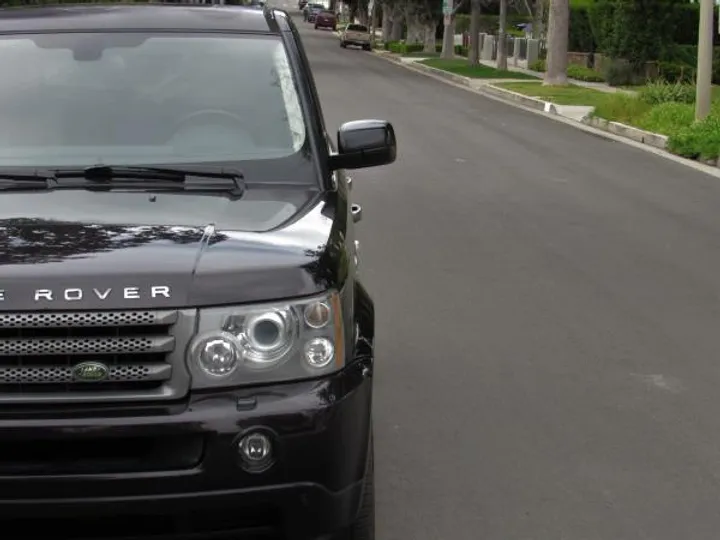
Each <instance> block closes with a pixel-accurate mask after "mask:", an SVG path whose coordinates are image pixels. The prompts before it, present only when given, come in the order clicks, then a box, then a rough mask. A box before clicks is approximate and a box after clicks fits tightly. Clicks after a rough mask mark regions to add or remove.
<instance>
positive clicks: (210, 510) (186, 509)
mask: <svg viewBox="0 0 720 540" xmlns="http://www.w3.org/2000/svg"><path fill="white" fill-rule="evenodd" d="M371 407H372V363H371V361H370V360H367V361H362V360H359V361H357V362H356V363H355V364H352V365H351V366H349V367H348V368H346V369H345V370H344V371H343V372H341V373H339V374H337V375H334V376H333V377H331V378H328V379H323V380H319V381H305V382H298V383H292V384H285V385H274V386H264V387H256V388H253V389H243V390H237V391H232V392H226V393H213V394H205V395H194V396H193V397H191V398H190V399H189V400H188V401H187V402H186V403H182V404H177V405H174V406H163V407H162V408H160V407H158V408H153V407H152V406H147V407H144V408H143V407H138V408H134V409H123V410H119V409H117V408H112V409H107V408H105V409H100V408H98V409H95V410H92V411H90V410H86V409H85V410H72V409H71V408H67V409H55V410H53V412H52V414H49V413H48V412H47V411H46V412H44V413H43V412H41V411H36V410H27V411H24V410H22V411H19V410H14V411H12V413H9V412H8V413H6V412H4V411H3V412H0V522H2V523H3V525H4V526H5V530H6V531H9V530H13V531H15V530H17V531H18V532H17V538H30V537H33V535H38V537H41V536H43V537H44V536H47V535H48V531H53V533H52V536H53V537H54V538H65V537H67V538H73V539H81V538H130V537H132V538H136V537H137V538H152V539H155V538H165V537H168V535H170V537H172V538H195V537H197V538H203V539H207V538H212V537H222V538H226V537H228V538H229V537H233V538H244V537H251V538H273V537H276V536H274V535H277V536H279V535H284V536H283V537H287V538H293V539H294V538H315V537H318V536H321V535H324V534H327V533H330V532H332V531H336V530H338V529H340V528H342V527H345V526H347V525H348V524H350V523H351V522H352V521H353V519H354V517H355V515H356V514H357V511H358V508H359V504H360V501H361V497H362V480H363V478H364V475H365V464H366V459H367V449H368V440H369V439H368V436H369V430H370V416H371V414H370V413H371ZM257 427H262V428H264V429H265V431H266V433H269V434H271V438H272V440H273V443H274V449H275V453H274V455H275V463H274V465H273V466H272V467H271V468H269V469H268V470H266V471H265V472H262V473H251V472H247V471H245V470H244V469H243V468H242V467H241V460H240V459H239V452H238V448H237V446H238V445H237V442H238V440H239V438H240V437H241V436H242V435H243V434H246V433H248V432H250V431H252V430H253V429H255V428H257ZM12 525H15V527H14V528H13V527H12ZM63 532H67V533H68V534H69V536H63ZM194 535H197V536H194ZM9 538H11V539H12V538H14V537H13V536H12V535H11V536H10V537H9Z"/></svg>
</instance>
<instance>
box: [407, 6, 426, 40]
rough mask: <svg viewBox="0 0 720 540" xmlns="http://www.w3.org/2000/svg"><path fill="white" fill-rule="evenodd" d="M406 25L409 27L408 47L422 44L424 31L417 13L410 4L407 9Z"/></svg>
mask: <svg viewBox="0 0 720 540" xmlns="http://www.w3.org/2000/svg"><path fill="white" fill-rule="evenodd" d="M405 23H406V25H407V36H406V37H405V43H407V44H408V45H416V44H418V43H422V42H423V41H424V39H423V38H424V29H423V26H422V23H421V22H420V17H419V16H418V13H417V11H416V10H415V8H414V7H413V6H411V5H410V4H408V5H407V7H406V8H405Z"/></svg>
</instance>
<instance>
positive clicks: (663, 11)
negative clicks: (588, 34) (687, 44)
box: [589, 0, 685, 71]
mask: <svg viewBox="0 0 720 540" xmlns="http://www.w3.org/2000/svg"><path fill="white" fill-rule="evenodd" d="M684 4H685V1H684V0H596V1H595V2H594V3H593V4H592V5H591V6H590V8H589V15H590V25H591V27H592V33H593V36H594V39H595V42H596V44H597V46H598V49H599V50H601V51H602V52H603V53H604V54H606V55H607V56H609V57H610V58H613V59H623V60H626V61H628V62H629V63H630V65H631V66H632V67H633V68H634V69H635V70H638V71H640V70H641V69H642V67H643V66H644V65H645V63H646V62H648V61H651V60H657V59H659V58H661V57H662V56H663V54H664V52H665V50H666V49H667V47H669V46H672V44H673V41H674V37H675V21H676V17H677V16H678V14H679V12H680V10H681V9H682V8H681V6H682V5H684Z"/></svg>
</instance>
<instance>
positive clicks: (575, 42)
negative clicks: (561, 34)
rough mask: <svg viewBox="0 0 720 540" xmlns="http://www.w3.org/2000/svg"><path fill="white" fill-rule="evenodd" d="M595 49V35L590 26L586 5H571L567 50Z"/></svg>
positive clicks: (589, 50) (591, 50)
mask: <svg viewBox="0 0 720 540" xmlns="http://www.w3.org/2000/svg"><path fill="white" fill-rule="evenodd" d="M595 49H596V46H595V37H594V36H593V33H592V27H591V26H590V14H589V11H588V9H587V8H586V7H571V8H570V32H569V35H568V50H569V51H572V52H594V51H595Z"/></svg>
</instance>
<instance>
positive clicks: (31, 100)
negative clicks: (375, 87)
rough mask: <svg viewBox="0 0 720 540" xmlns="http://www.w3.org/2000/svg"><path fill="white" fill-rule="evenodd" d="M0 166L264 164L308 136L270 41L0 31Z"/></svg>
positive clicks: (286, 69) (282, 58)
mask: <svg viewBox="0 0 720 540" xmlns="http://www.w3.org/2000/svg"><path fill="white" fill-rule="evenodd" d="M0 65H2V66H3V75H2V77H0V102H2V107H0V167H2V166H34V167H52V166H88V165H94V164H97V163H111V164H114V165H125V164H128V165H130V164H132V165H143V164H154V163H164V164H172V163H186V164H187V163H203V162H224V161H242V160H267V159H277V158H282V157H287V156H291V155H293V154H296V153H298V152H299V151H300V150H301V148H302V147H303V145H304V144H305V139H306V130H305V122H304V117H303V114H302V112H301V109H300V101H299V98H298V94H297V90H296V87H295V83H294V81H293V77H292V73H291V70H290V66H289V62H288V58H287V56H286V53H285V49H284V46H283V44H282V42H281V41H280V39H279V38H276V37H274V36H272V37H266V36H247V35H240V36H227V35H207V34H205V35H186V34H185V35H182V36H180V35H177V34H174V35H173V34H165V35H163V34H159V35H150V34H139V33H106V34H89V33H68V34H42V35H17V36H0Z"/></svg>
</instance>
